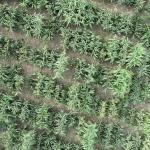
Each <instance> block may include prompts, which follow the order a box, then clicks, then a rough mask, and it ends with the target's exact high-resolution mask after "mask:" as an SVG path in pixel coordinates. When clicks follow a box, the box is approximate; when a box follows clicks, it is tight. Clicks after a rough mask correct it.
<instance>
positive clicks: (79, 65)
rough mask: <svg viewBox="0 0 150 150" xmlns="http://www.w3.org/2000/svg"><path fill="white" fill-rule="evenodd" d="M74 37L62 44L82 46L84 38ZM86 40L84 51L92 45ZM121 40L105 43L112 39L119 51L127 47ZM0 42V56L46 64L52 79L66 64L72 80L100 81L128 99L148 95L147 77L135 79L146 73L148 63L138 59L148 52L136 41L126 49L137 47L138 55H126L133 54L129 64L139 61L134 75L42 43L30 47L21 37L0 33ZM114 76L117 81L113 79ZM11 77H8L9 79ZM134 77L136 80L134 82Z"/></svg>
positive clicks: (136, 98) (59, 74) (141, 97)
mask: <svg viewBox="0 0 150 150" xmlns="http://www.w3.org/2000/svg"><path fill="white" fill-rule="evenodd" d="M76 32H77V31H76ZM83 33H84V32H83ZM66 35H67V34H66ZM85 35H87V34H85ZM92 36H93V37H94V39H95V38H98V36H94V35H92ZM70 38H71V37H68V39H70ZM72 38H73V37H72ZM76 39H77V41H75V40H73V39H72V41H68V42H67V40H65V39H64V43H66V45H68V44H69V43H72V44H71V45H70V44H69V46H72V45H73V43H76V44H79V45H81V47H82V41H84V39H83V40H82V39H80V38H76ZM65 41H66V42H65ZM78 41H79V42H78ZM89 41H92V39H90V38H89ZM89 41H86V42H87V43H86V44H85V45H86V46H87V49H85V52H87V51H88V49H92V47H91V45H92V44H90V43H88V42H89ZM98 41H99V38H98V40H97V41H94V43H98ZM115 41H116V42H115ZM124 41H126V40H124ZM122 42H123V41H121V40H118V39H116V38H114V39H110V41H109V42H108V46H107V47H108V49H110V48H109V47H110V46H111V43H113V44H114V50H115V49H117V51H118V52H119V50H120V51H121V49H125V47H130V46H128V45H129V43H128V44H124V46H123V44H121V43H122ZM115 43H116V44H115ZM0 44H1V47H0V57H1V58H10V57H12V58H14V59H16V60H19V61H25V60H27V61H29V62H30V63H33V64H35V65H37V66H39V67H44V66H47V67H49V68H50V69H54V71H55V76H54V79H56V78H60V77H63V76H62V75H63V72H64V71H65V70H67V67H69V66H70V67H71V68H74V79H75V80H76V81H83V80H84V82H86V83H95V84H97V85H100V86H102V85H104V87H105V88H106V89H110V90H112V92H113V93H114V94H117V95H119V96H121V97H122V96H125V95H127V94H129V99H131V100H132V101H141V100H146V99H147V98H148V95H149V85H148V79H147V78H146V79H144V80H143V79H139V77H141V76H142V75H145V73H147V74H149V71H148V70H149V69H148V67H147V66H149V65H148V63H147V65H146V67H147V68H146V69H147V70H146V69H145V68H144V67H143V65H145V63H143V64H141V63H142V61H146V58H145V57H147V58H148V53H147V52H146V51H145V49H144V48H143V47H141V46H139V45H136V46H135V47H133V48H132V47H131V49H132V50H130V51H133V50H134V51H135V50H137V54H138V55H139V56H138V55H129V56H130V57H129V58H133V59H131V62H133V64H132V65H133V66H134V63H136V65H137V66H138V64H139V65H140V64H141V65H140V67H139V68H138V69H139V70H138V71H137V72H138V73H137V72H136V73H135V75H133V73H132V72H131V71H128V70H126V69H123V68H121V67H118V68H117V69H114V70H109V69H106V68H105V67H102V66H100V65H97V66H94V65H93V64H89V63H87V62H86V61H85V60H84V59H73V58H72V59H71V58H69V57H67V56H66V53H65V52H62V53H61V54H58V53H57V52H56V51H54V50H52V49H51V48H49V47H47V46H44V47H43V48H41V49H35V48H32V47H31V46H30V45H28V44H26V43H24V41H23V40H13V39H10V38H6V37H4V36H0ZM106 44H107V43H106ZM106 44H105V45H106ZM121 45H122V46H121ZM119 46H120V47H119ZM138 46H139V47H138ZM81 47H80V46H78V47H73V46H72V47H71V48H72V49H73V50H74V49H75V50H74V51H76V50H80V49H81ZM121 47H122V48H121ZM64 48H65V49H68V48H69V47H68V48H67V47H66V46H65V47H64ZM140 50H141V51H143V52H141V53H142V54H143V53H144V56H145V57H144V56H143V55H142V54H140ZM88 52H89V51H88ZM107 55H108V54H107ZM112 55H113V54H112V53H111V54H110V56H112ZM116 56H117V54H116ZM124 56H125V55H124ZM107 58H108V57H107ZM134 59H135V60H134ZM133 60H134V61H133ZM128 64H129V63H128ZM140 69H141V70H140ZM142 69H143V70H142ZM116 78H117V79H118V80H117V81H116ZM11 80H12V79H10V81H11ZM138 80H139V82H137V81H138ZM19 81H21V80H19ZM123 85H124V86H123ZM11 87H12V86H11ZM14 89H15V88H14ZM139 91H140V92H139Z"/></svg>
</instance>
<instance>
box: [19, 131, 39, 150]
mask: <svg viewBox="0 0 150 150" xmlns="http://www.w3.org/2000/svg"><path fill="white" fill-rule="evenodd" d="M35 143H36V132H35V131H34V130H31V131H26V130H23V132H22V136H21V146H20V148H21V149H22V150H31V149H33V146H34V145H35Z"/></svg>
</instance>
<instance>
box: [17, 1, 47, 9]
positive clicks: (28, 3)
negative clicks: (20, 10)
mask: <svg viewBox="0 0 150 150" xmlns="http://www.w3.org/2000/svg"><path fill="white" fill-rule="evenodd" d="M19 1H21V3H20V6H22V7H27V6H29V7H32V8H34V9H41V8H45V6H46V4H47V3H48V1H47V0H19Z"/></svg>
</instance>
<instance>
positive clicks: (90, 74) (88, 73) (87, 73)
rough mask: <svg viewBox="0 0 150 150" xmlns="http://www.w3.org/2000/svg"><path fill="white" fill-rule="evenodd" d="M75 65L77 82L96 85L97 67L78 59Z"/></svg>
mask: <svg viewBox="0 0 150 150" xmlns="http://www.w3.org/2000/svg"><path fill="white" fill-rule="evenodd" d="M75 61H76V63H75V64H74V68H75V73H74V78H75V79H76V80H77V81H83V80H84V81H85V82H86V83H92V82H93V83H94V82H96V81H95V78H94V76H95V74H96V71H97V70H96V67H95V66H94V65H93V64H88V63H87V62H86V61H85V60H84V59H76V60H75Z"/></svg>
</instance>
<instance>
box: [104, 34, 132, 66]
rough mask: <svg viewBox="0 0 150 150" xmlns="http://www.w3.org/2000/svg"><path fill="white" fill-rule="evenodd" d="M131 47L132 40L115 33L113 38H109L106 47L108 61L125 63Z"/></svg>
mask: <svg viewBox="0 0 150 150" xmlns="http://www.w3.org/2000/svg"><path fill="white" fill-rule="evenodd" d="M130 47H131V42H130V41H129V40H128V39H126V38H123V39H119V38H118V37H117V36H116V35H115V36H114V37H113V38H112V39H109V40H108V43H107V48H106V50H107V52H106V55H107V58H106V61H109V62H110V63H114V61H117V63H119V64H121V65H124V64H125V61H126V57H127V54H128V51H129V50H130Z"/></svg>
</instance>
